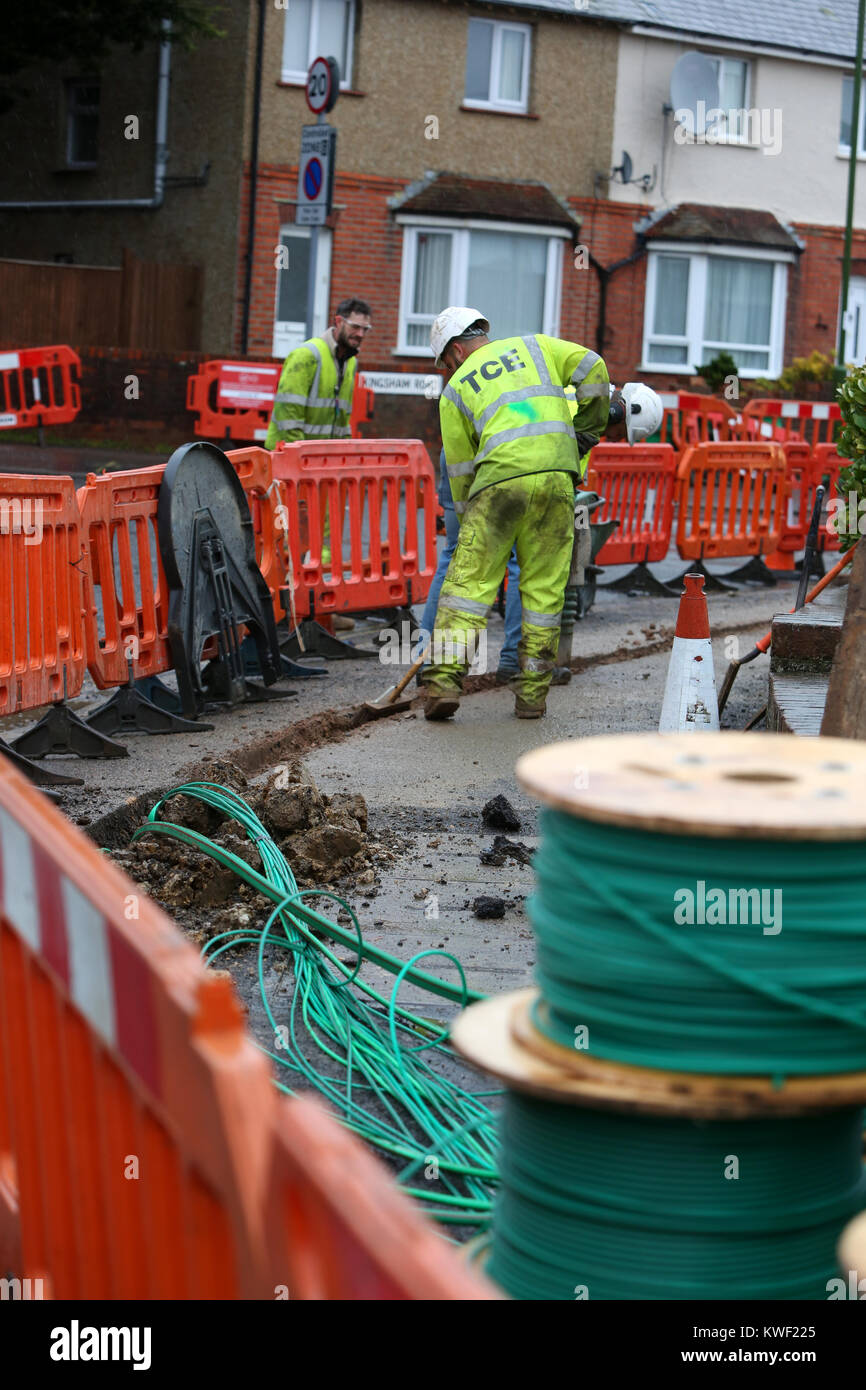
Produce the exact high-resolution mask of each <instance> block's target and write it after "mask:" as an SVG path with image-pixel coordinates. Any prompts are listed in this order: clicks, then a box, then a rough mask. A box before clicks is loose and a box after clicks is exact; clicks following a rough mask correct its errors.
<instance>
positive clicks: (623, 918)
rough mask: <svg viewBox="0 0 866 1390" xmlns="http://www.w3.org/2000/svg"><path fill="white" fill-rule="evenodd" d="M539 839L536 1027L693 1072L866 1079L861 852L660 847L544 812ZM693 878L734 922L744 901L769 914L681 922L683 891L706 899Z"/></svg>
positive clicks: (664, 839) (749, 845)
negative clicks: (857, 1075)
mask: <svg viewBox="0 0 866 1390" xmlns="http://www.w3.org/2000/svg"><path fill="white" fill-rule="evenodd" d="M540 830H541V843H540V848H539V849H538V851H537V853H536V855H535V860H534V867H535V872H536V875H537V891H536V893H535V895H534V896H533V897H532V898H531V899H530V900H529V902H528V904H527V912H528V915H529V917H530V920H531V922H532V925H533V928H534V930H535V934H536V937H537V942H538V961H537V966H536V979H537V982H538V985H539V987H540V990H541V996H542V1001H541V1002H539V1003H538V1004H537V1005H536V1009H535V1015H534V1021H535V1023H536V1026H537V1027H538V1028H539V1029H540V1030H541V1031H542V1032H544V1033H546V1034H547V1035H548V1036H549V1037H550V1038H552V1039H553V1040H554V1041H556V1042H559V1043H562V1044H564V1045H565V1046H567V1047H574V1046H576V1045H577V1046H580V1047H585V1048H586V1051H587V1052H588V1053H589V1054H590V1055H596V1056H598V1057H603V1058H606V1059H609V1060H613V1061H619V1062H627V1063H632V1064H635V1065H637V1066H645V1067H658V1068H663V1069H672V1070H683V1071H694V1072H709V1073H735V1074H737V1073H739V1074H758V1075H765V1076H766V1075H772V1076H775V1077H779V1078H781V1077H785V1076H789V1075H813V1076H814V1075H826V1074H829V1073H832V1072H851V1071H859V1070H862V1069H866V855H864V853H863V846H862V844H861V843H859V842H856V841H841V842H835V843H830V842H826V841H823V842H821V843H820V844H816V845H809V844H804V843H803V842H775V841H768V840H758V841H740V840H737V841H734V840H724V839H710V838H702V837H698V836H672V835H663V834H659V833H654V832H647V831H641V830H635V829H632V828H628V829H627V830H626V829H624V828H620V827H613V826H608V825H603V824H596V823H594V822H591V821H584V820H579V819H577V818H575V817H573V816H569V815H565V814H563V813H562V812H560V811H555V810H551V809H548V808H545V809H543V810H542V813H541V821H540ZM699 881H702V882H703V883H704V884H705V893H707V894H709V892H710V890H711V889H717V888H718V889H721V890H722V892H723V894H724V902H725V905H726V906H725V913H726V915H727V913H728V905H729V904H736V911H737V915H738V916H741V915H743V912H744V911H746V912H748V913H749V914H751V913H752V912H753V911H754V909H755V908H756V907H757V906H758V899H755V900H754V903H750V904H749V906H748V907H746V903H745V900H742V899H741V900H738V899H737V896H736V895H737V893H738V892H742V890H749V889H759V890H765V892H766V896H765V898H764V899H763V900H761V903H760V906H761V909H762V910H763V908H766V910H767V912H768V913H769V916H764V917H762V920H761V921H759V922H754V921H751V920H750V921H747V922H745V923H743V922H738V923H736V924H732V923H731V922H727V923H726V924H721V923H719V924H713V923H710V922H703V923H701V922H695V923H694V924H692V925H689V924H688V923H682V924H681V923H678V922H677V921H676V920H675V911H677V910H679V911H680V912H681V913H682V912H683V911H684V908H683V904H684V901H685V900H684V898H683V896H682V894H683V890H686V891H687V892H689V893H692V894H694V900H695V902H696V903H697V900H698V893H699V890H698V882H699ZM677 895H679V896H677ZM731 895H734V896H733V897H732V896H731ZM776 895H778V896H776ZM740 902H742V907H741V906H740ZM705 915H706V916H709V915H710V912H709V911H705ZM773 919H777V920H773ZM777 925H778V926H779V927H780V930H778V931H776V930H775V927H776V926H777ZM765 927H766V928H767V930H766V931H765ZM580 1028H585V1029H586V1030H587V1032H586V1035H585V1037H584V1036H579V1035H578V1033H577V1032H576V1030H578V1029H580ZM576 1039H577V1041H576Z"/></svg>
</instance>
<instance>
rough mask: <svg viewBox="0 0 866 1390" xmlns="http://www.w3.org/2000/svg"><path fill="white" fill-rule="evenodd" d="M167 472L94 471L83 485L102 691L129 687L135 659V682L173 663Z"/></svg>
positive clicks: (88, 601)
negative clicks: (163, 532) (163, 551)
mask: <svg viewBox="0 0 866 1390" xmlns="http://www.w3.org/2000/svg"><path fill="white" fill-rule="evenodd" d="M164 471H165V464H164V463H160V464H155V465H154V466H153V467H152V468H136V469H131V470H129V471H128V472H125V473H103V474H101V475H100V476H99V477H97V476H96V474H95V473H88V475H87V481H86V483H85V484H84V487H81V488H79V489H78V507H79V511H80V512H81V529H82V534H83V538H84V548H85V554H86V560H85V564H84V566H83V569H84V625H85V633H86V640H87V667H88V670H89V671H90V674H91V676H92V677H93V680H94V682H95V684H96V685H97V686H98V688H99V689H100V690H106V689H108V688H109V686H115V685H125V684H126V682H127V681H128V679H129V669H128V663H129V662H130V661H131V662H132V671H133V676H134V677H135V679H138V678H139V677H141V676H155V675H158V674H159V673H160V672H162V671H170V670H171V668H172V665H173V662H172V656H171V648H170V647H169V643H168V584H167V582H166V578H165V573H164V571H163V568H162V560H161V558H160V554H159V541H158V538H157V532H156V510H157V504H158V501H159V486H160V483H161V481H162V475H163V473H164ZM133 555H135V557H136V560H137V565H136V564H135V563H134V562H133ZM136 570H137V583H136ZM97 590H99V591H100V592H99V594H97ZM100 600H101V601H100ZM100 629H101V630H100Z"/></svg>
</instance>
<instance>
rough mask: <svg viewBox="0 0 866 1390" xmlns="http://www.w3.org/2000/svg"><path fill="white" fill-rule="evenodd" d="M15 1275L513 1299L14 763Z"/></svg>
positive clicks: (148, 1288) (2, 1241)
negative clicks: (302, 1079) (283, 1086)
mask: <svg viewBox="0 0 866 1390" xmlns="http://www.w3.org/2000/svg"><path fill="white" fill-rule="evenodd" d="M0 1271H2V1277H3V1278H4V1279H5V1278H7V1277H8V1278H10V1279H18V1280H21V1281H25V1280H29V1281H30V1290H31V1297H36V1298H38V1297H40V1296H41V1297H44V1298H55V1299H99V1300H106V1299H201V1298H206V1299H241V1298H242V1299H267V1300H269V1301H270V1300H273V1299H274V1298H281V1297H288V1298H290V1299H298V1298H322V1297H338V1296H347V1297H353V1298H359V1299H363V1298H395V1299H400V1298H402V1299H405V1298H414V1299H422V1298H423V1299H435V1298H443V1299H444V1298H450V1299H456V1298H460V1299H468V1298H473V1299H476V1298H485V1297H493V1296H495V1295H494V1294H493V1292H492V1290H490V1289H489V1286H487V1285H485V1284H484V1283H483V1282H482V1281H480V1280H478V1279H476V1278H475V1277H474V1276H473V1275H472V1274H471V1273H470V1271H469V1270H468V1269H467V1268H466V1267H465V1266H464V1265H462V1264H461V1262H460V1260H459V1258H458V1257H457V1256H456V1255H455V1254H454V1253H453V1252H452V1251H451V1250H450V1249H449V1248H448V1247H447V1246H446V1245H445V1244H444V1242H443V1241H442V1240H441V1238H440V1237H439V1236H438V1235H437V1234H436V1233H435V1232H434V1230H433V1228H432V1227H431V1226H428V1225H427V1222H426V1220H425V1219H424V1218H423V1217H421V1216H420V1215H419V1214H418V1213H417V1212H415V1211H414V1210H413V1209H412V1207H411V1205H410V1201H409V1199H408V1197H406V1196H405V1195H404V1194H402V1193H400V1192H399V1191H397V1190H396V1189H395V1187H394V1185H393V1183H392V1181H391V1180H390V1178H389V1176H388V1174H387V1173H386V1171H385V1170H384V1169H383V1168H382V1167H380V1165H379V1164H378V1163H377V1162H376V1161H375V1160H374V1159H373V1158H372V1156H370V1155H369V1154H367V1153H366V1152H365V1151H364V1150H363V1148H362V1146H361V1144H360V1143H359V1141H357V1140H355V1139H353V1138H351V1137H350V1136H349V1135H347V1134H346V1133H345V1132H344V1131H342V1130H341V1129H340V1127H339V1126H338V1125H337V1123H336V1121H334V1120H332V1119H331V1118H330V1117H329V1116H328V1115H327V1114H325V1113H323V1112H320V1111H319V1110H318V1109H317V1108H316V1107H314V1106H312V1104H311V1103H310V1102H304V1101H297V1102H293V1101H288V1100H287V1099H285V1098H284V1097H282V1096H280V1094H279V1092H278V1091H277V1089H276V1087H275V1086H274V1085H273V1082H272V1079H271V1072H270V1068H269V1065H268V1062H267V1060H266V1058H265V1056H264V1054H263V1053H262V1052H261V1051H260V1050H259V1049H258V1048H257V1047H256V1046H255V1045H254V1043H253V1040H252V1038H251V1037H250V1036H249V1035H248V1034H247V1033H246V1031H245V1028H244V1024H243V1014H242V1012H241V1008H240V1005H239V1003H238V1000H237V997H236V995H235V992H234V988H233V986H232V985H231V983H230V981H229V980H228V979H227V978H226V977H225V976H223V975H222V974H217V973H213V972H210V971H208V970H207V968H206V967H205V966H204V965H203V964H202V962H201V960H200V958H199V955H198V951H197V950H195V949H194V948H193V947H192V946H191V945H190V944H189V943H188V942H186V941H185V940H184V939H183V938H182V936H181V934H180V932H179V931H178V929H177V928H176V926H175V925H174V923H173V922H171V920H170V919H169V918H168V917H167V916H165V914H164V913H163V912H161V911H160V910H159V908H157V907H156V905H155V904H154V903H152V902H150V901H149V899H148V898H147V897H145V896H144V894H143V893H142V892H141V890H140V889H139V888H138V887H137V885H136V884H135V883H133V881H132V880H131V879H129V878H127V877H126V875H125V874H123V873H122V872H121V871H120V870H119V869H118V868H116V867H115V865H113V864H112V863H111V861H110V860H108V859H107V858H106V856H105V855H104V854H102V853H101V852H100V850H99V849H97V847H96V845H95V844H93V842H92V841H91V840H90V839H88V837H87V836H86V835H84V834H83V832H82V831H80V830H78V829H77V828H76V827H75V826H73V825H72V824H71V823H70V822H69V821H68V820H67V819H66V817H65V816H63V815H62V814H61V813H60V812H59V811H58V810H56V809H55V808H54V807H53V806H51V805H50V804H48V803H47V802H46V800H45V798H44V797H43V796H42V795H41V793H39V792H38V791H37V790H36V789H35V788H33V787H32V786H31V785H30V784H29V783H28V782H26V781H25V779H24V778H23V777H22V776H21V775H20V774H19V773H18V772H16V770H15V769H14V768H12V767H9V766H7V765H6V764H5V762H3V761H2V760H0ZM37 1281H41V1285H40V1284H39V1283H38V1282H37ZM34 1290H35V1292H34Z"/></svg>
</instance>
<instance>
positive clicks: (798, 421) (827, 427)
mask: <svg viewBox="0 0 866 1390" xmlns="http://www.w3.org/2000/svg"><path fill="white" fill-rule="evenodd" d="M841 419H842V412H841V411H840V409H839V407H838V405H836V404H835V402H833V401H782V400H778V401H776V400H757V399H756V400H752V401H749V402H748V403H747V404H746V405H745V406H743V426H744V429H745V431H746V434H747V437H749V438H753V439H772V440H776V441H777V442H784V441H786V440H802V441H803V442H805V443H807V444H810V445H811V446H812V448H813V449H814V447H815V446H816V445H817V444H831V443H832V442H833V434H834V430H835V427H836V422H837V421H838V420H841Z"/></svg>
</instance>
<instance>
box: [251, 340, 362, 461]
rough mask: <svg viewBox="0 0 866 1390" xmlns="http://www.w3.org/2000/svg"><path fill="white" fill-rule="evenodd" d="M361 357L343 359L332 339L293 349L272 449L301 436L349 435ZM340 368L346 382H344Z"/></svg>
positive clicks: (270, 437)
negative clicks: (336, 355) (337, 356)
mask: <svg viewBox="0 0 866 1390" xmlns="http://www.w3.org/2000/svg"><path fill="white" fill-rule="evenodd" d="M356 366H357V360H356V358H354V357H349V358H347V360H346V361H345V362H343V363H339V364H338V363H337V361H336V360H335V358H334V354H333V352H332V351H331V348H330V345H329V343H328V341H327V339H326V338H310V339H309V340H308V341H307V342H306V343H302V344H301V346H300V347H297V348H295V350H294V352H290V353H289V355H288V357H287V358H286V360H285V362H284V363H283V370H282V371H281V373H280V380H279V385H278V386H277V394H276V396H275V398H274V410H273V414H272V416H271V423H270V426H269V428H268V433H267V437H266V439H265V448H266V449H275V448H276V446H277V445H278V444H280V443H283V442H285V443H292V442H293V441H294V440H296V439H348V438H349V436H350V435H351V428H350V425H349V417H350V415H351V414H352V393H353V391H354V388H355V369H356ZM338 367H342V369H343V375H342V380H341V381H338Z"/></svg>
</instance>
